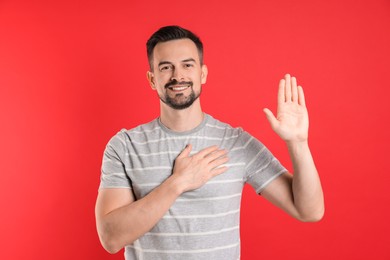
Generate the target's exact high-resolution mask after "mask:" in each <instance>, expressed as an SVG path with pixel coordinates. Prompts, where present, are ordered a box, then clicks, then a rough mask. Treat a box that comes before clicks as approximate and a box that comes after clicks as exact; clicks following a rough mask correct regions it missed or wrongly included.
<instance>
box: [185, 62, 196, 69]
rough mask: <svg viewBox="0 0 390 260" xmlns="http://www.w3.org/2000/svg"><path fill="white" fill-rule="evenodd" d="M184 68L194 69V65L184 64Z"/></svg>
mask: <svg viewBox="0 0 390 260" xmlns="http://www.w3.org/2000/svg"><path fill="white" fill-rule="evenodd" d="M184 67H185V68H191V67H194V65H193V64H191V63H186V64H184Z"/></svg>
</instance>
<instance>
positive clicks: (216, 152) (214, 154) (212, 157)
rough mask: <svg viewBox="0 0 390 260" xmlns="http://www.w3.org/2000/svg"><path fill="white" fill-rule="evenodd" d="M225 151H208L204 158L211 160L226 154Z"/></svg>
mask: <svg viewBox="0 0 390 260" xmlns="http://www.w3.org/2000/svg"><path fill="white" fill-rule="evenodd" d="M226 154H227V151H226V150H217V151H214V152H212V153H209V154H208V155H206V156H205V157H204V158H205V159H207V161H208V162H212V161H214V160H216V159H218V158H220V157H223V156H226Z"/></svg>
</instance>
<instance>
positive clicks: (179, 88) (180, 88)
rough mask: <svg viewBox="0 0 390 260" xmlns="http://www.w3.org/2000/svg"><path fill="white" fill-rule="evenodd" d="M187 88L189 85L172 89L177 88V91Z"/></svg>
mask: <svg viewBox="0 0 390 260" xmlns="http://www.w3.org/2000/svg"><path fill="white" fill-rule="evenodd" d="M186 88H188V86H186V87H173V88H172V89H173V90H176V91H180V90H185V89H186Z"/></svg>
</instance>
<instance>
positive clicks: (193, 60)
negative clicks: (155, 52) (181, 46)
mask: <svg viewBox="0 0 390 260" xmlns="http://www.w3.org/2000/svg"><path fill="white" fill-rule="evenodd" d="M181 62H196V60H195V59H193V58H188V59H185V60H182V61H181ZM165 64H169V65H171V64H173V63H172V62H170V61H160V62H159V63H158V66H159V67H160V66H161V65H165Z"/></svg>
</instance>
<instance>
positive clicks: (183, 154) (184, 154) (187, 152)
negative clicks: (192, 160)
mask: <svg viewBox="0 0 390 260" xmlns="http://www.w3.org/2000/svg"><path fill="white" fill-rule="evenodd" d="M191 150H192V145H191V144H187V145H186V147H185V148H184V150H183V151H182V152H181V153H180V154H179V156H178V158H184V157H188V156H189V155H190V152H191Z"/></svg>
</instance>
